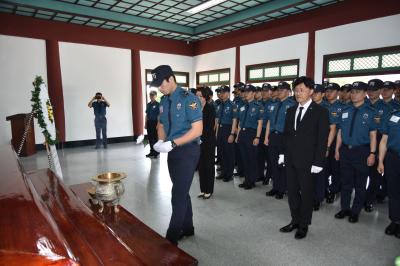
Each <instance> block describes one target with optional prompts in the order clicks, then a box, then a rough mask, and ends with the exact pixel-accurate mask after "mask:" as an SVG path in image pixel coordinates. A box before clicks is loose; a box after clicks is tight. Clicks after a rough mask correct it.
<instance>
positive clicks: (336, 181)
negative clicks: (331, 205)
mask: <svg viewBox="0 0 400 266" xmlns="http://www.w3.org/2000/svg"><path fill="white" fill-rule="evenodd" d="M334 147H336V141H333V142H332V145H331V148H330V149H329V153H328V158H327V159H326V167H325V169H324V170H325V171H324V173H325V178H326V190H327V191H328V192H330V193H334V194H336V193H339V192H340V190H341V184H340V180H341V178H340V162H339V161H336V159H335V148H334ZM329 177H331V183H329Z"/></svg>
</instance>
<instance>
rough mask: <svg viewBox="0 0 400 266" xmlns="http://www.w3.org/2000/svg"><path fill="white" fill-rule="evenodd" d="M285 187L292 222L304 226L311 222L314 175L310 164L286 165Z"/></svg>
mask: <svg viewBox="0 0 400 266" xmlns="http://www.w3.org/2000/svg"><path fill="white" fill-rule="evenodd" d="M285 168H286V176H287V188H288V199H289V207H290V214H291V216H292V223H294V224H299V225H300V226H301V227H306V226H308V225H309V224H311V218H312V212H313V204H314V191H315V188H314V182H315V181H314V176H313V175H312V174H311V166H310V167H306V168H296V167H294V166H293V165H286V167H285Z"/></svg>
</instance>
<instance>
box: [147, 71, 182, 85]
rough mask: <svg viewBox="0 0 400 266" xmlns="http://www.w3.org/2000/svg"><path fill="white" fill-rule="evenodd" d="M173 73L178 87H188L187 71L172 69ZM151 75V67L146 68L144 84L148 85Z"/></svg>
mask: <svg viewBox="0 0 400 266" xmlns="http://www.w3.org/2000/svg"><path fill="white" fill-rule="evenodd" d="M174 75H175V78H176V83H177V84H178V86H180V87H184V88H188V87H189V72H179V71H174ZM152 80H153V77H152V75H151V69H146V85H149V86H150V83H151V81H152Z"/></svg>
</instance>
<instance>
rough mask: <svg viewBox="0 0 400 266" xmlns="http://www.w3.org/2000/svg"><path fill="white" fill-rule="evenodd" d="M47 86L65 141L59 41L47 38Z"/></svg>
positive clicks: (58, 127) (61, 139)
mask: <svg viewBox="0 0 400 266" xmlns="http://www.w3.org/2000/svg"><path fill="white" fill-rule="evenodd" d="M46 63H47V81H48V84H47V87H48V91H49V97H50V101H51V104H52V105H53V112H54V119H55V125H56V129H57V135H58V139H59V140H60V141H61V142H65V114H64V96H63V88H62V80H61V67H60V52H59V47H58V41H56V40H46Z"/></svg>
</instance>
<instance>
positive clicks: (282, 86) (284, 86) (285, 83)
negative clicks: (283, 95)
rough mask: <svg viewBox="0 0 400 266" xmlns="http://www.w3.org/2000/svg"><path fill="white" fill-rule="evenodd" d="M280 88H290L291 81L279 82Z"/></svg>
mask: <svg viewBox="0 0 400 266" xmlns="http://www.w3.org/2000/svg"><path fill="white" fill-rule="evenodd" d="M279 89H286V90H290V85H289V83H287V82H285V81H281V82H279V83H278V90H279Z"/></svg>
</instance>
